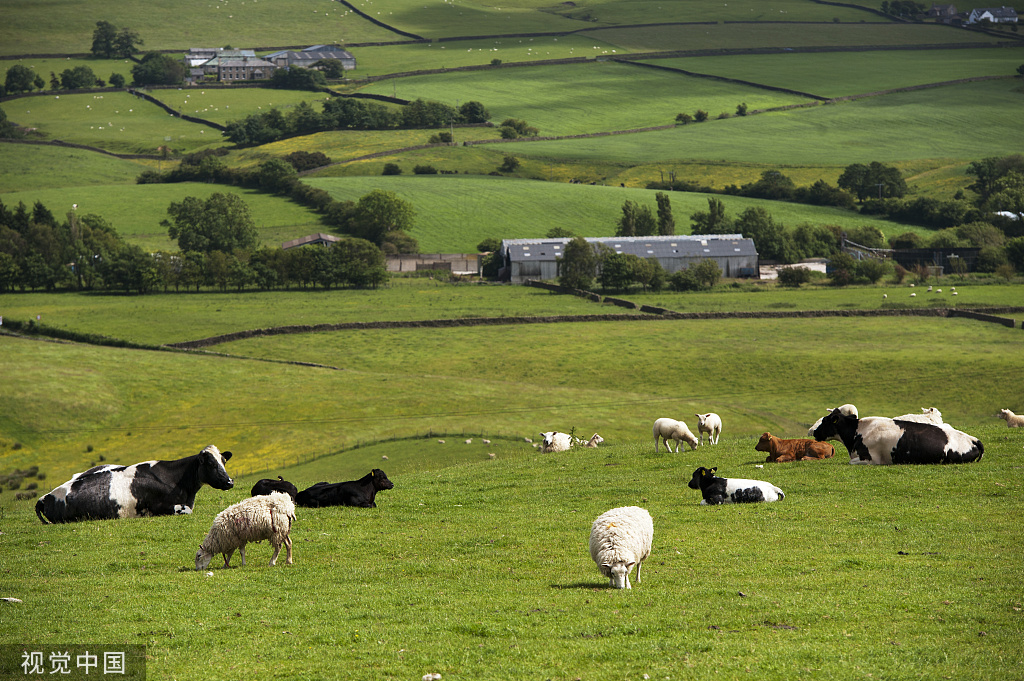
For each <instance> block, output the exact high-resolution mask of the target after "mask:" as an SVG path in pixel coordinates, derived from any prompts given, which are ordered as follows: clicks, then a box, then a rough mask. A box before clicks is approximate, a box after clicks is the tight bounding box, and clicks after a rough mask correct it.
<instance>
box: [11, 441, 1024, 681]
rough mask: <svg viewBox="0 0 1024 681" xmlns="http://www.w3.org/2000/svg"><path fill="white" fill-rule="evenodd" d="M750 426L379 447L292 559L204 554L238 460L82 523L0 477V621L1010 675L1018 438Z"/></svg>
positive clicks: (301, 524) (559, 669) (183, 664)
mask: <svg viewBox="0 0 1024 681" xmlns="http://www.w3.org/2000/svg"><path fill="white" fill-rule="evenodd" d="M1004 430H1005V429H1004ZM986 434H987V433H986ZM752 444H753V443H752V442H751V441H746V440H730V441H726V440H723V443H722V445H720V447H718V448H717V449H716V450H715V453H714V454H715V455H714V457H713V459H714V461H709V460H707V459H706V458H704V457H703V456H702V455H701V456H698V455H697V454H692V455H691V454H688V455H683V456H681V457H677V456H675V455H665V454H660V455H654V453H653V452H652V451H649V450H648V448H647V445H646V443H645V444H640V443H639V442H622V443H617V444H614V445H611V446H604V447H602V448H601V449H598V450H588V449H581V450H573V451H570V452H567V453H564V454H557V455H540V454H537V453H535V452H533V450H532V449H526V447H527V446H526V445H522V444H518V445H513V444H511V443H501V444H499V445H498V446H497V447H495V448H494V450H495V452H496V454H497V458H496V459H495V460H494V461H487V460H480V461H474V462H467V463H463V464H461V465H457V466H453V467H448V468H443V469H433V470H430V471H423V472H408V473H404V474H402V475H401V477H399V476H398V475H397V474H395V473H393V472H392V471H391V470H388V472H389V476H390V477H391V478H392V479H394V480H395V489H394V490H391V491H389V492H388V493H387V494H386V495H384V497H383V499H381V501H380V503H379V505H378V508H377V509H351V508H332V509H297V513H296V516H297V519H296V521H295V522H294V523H293V529H292V532H291V538H292V541H293V543H294V550H295V564H294V565H291V566H285V565H279V566H277V567H276V568H269V567H267V566H266V565H265V564H264V562H265V556H264V552H266V551H267V549H266V548H265V547H260V548H258V549H256V552H257V553H256V554H254V555H259V556H264V558H261V559H260V560H252V561H251V562H250V563H249V564H248V565H247V566H246V567H244V568H242V567H235V568H232V569H227V570H225V569H220V568H216V569H208V570H204V571H199V572H197V571H195V570H194V569H193V565H192V563H193V560H192V557H193V555H194V553H195V550H196V547H197V546H198V544H199V542H200V541H201V540H202V538H203V536H204V534H205V532H206V530H207V529H208V528H209V525H210V523H211V522H212V519H213V516H214V515H215V514H216V512H217V511H218V510H219V509H220V508H221V507H223V506H226V505H228V504H229V503H232V502H235V501H239V500H240V499H241V498H243V497H244V496H245V490H246V489H247V484H249V483H251V482H252V480H251V479H250V480H243V479H240V480H239V484H238V485H237V486H236V489H235V490H233V491H230V492H226V493H220V492H218V493H217V496H216V497H214V496H213V494H214V493H213V492H212V491H210V490H203V491H202V492H201V493H200V497H202V498H200V499H199V501H198V503H197V512H196V514H195V515H194V516H188V517H177V518H150V519H130V520H121V521H103V522H92V523H85V524H79V525H77V526H47V527H44V526H42V525H40V524H39V523H38V521H37V520H36V519H35V517H34V516H33V515H32V513H31V511H30V510H29V507H30V505H29V504H27V503H26V502H20V503H14V502H12V501H11V497H10V495H9V494H7V493H4V495H3V501H2V502H0V503H2V504H3V509H4V518H5V523H4V534H3V535H2V536H0V545H2V546H3V548H4V549H5V555H6V556H7V557H6V559H5V568H6V569H8V570H10V571H11V572H10V575H9V579H8V580H6V587H5V588H6V589H7V591H6V592H5V593H6V594H9V595H13V596H15V597H17V598H20V599H21V600H23V601H24V603H23V604H4V605H5V608H10V609H15V608H17V610H16V612H17V615H18V616H17V617H16V618H12V619H10V620H6V621H7V622H8V624H9V628H8V630H7V631H8V636H10V637H11V638H13V639H14V640H22V639H24V640H26V641H27V642H33V643H38V644H59V643H64V642H67V641H69V640H73V641H85V640H88V641H110V642H121V641H129V642H131V643H141V644H145V645H146V646H147V654H148V658H149V659H148V662H147V667H148V669H147V673H148V675H149V677H150V678H195V677H197V676H200V675H205V676H209V677H211V678H229V677H231V676H232V675H233V674H234V673H237V670H238V669H242V668H244V669H245V670H246V674H252V675H260V676H271V675H273V674H275V673H277V672H279V671H280V670H281V669H282V668H283V667H285V666H287V669H288V675H301V676H306V677H323V678H349V677H355V676H359V677H373V678H380V679H410V678H420V677H421V676H422V675H424V674H428V673H439V674H442V676H443V678H445V679H479V678H489V679H492V678H493V679H510V680H512V679H521V678H522V677H523V675H524V673H526V674H527V675H531V676H532V675H540V676H543V677H544V678H567V679H572V678H578V677H582V678H642V677H643V675H644V674H647V675H648V676H650V677H651V678H665V677H666V676H667V677H669V678H672V679H698V678H707V677H708V676H712V675H715V674H718V675H723V676H729V677H741V676H746V675H747V674H755V675H757V677H758V678H764V679H769V680H772V681H774V680H776V679H790V678H793V677H795V676H799V677H801V678H812V679H817V678H837V677H845V678H860V677H863V678H869V677H868V675H869V674H870V675H871V677H870V678H878V677H882V678H885V677H910V676H923V677H928V678H931V677H935V678H938V677H943V676H949V675H953V676H957V677H972V678H976V677H978V676H983V677H984V678H990V679H997V680H1002V679H1014V678H1018V677H1019V676H1020V674H1021V672H1022V662H1024V661H1022V657H1021V651H1020V647H1019V645H1018V642H1019V640H1020V636H1021V633H1022V632H1021V620H1020V612H1019V611H1020V608H1021V607H1024V601H1022V599H1021V597H1020V593H1019V589H1017V588H1016V585H1017V584H1018V583H1019V581H1020V579H1021V577H1022V572H1021V567H1020V562H1019V560H1017V559H1016V555H1017V553H1016V551H1015V547H1016V545H1017V541H1018V539H1019V533H1018V531H1017V525H1016V521H1015V518H1016V517H1017V516H1018V515H1019V513H1020V511H1021V504H1020V501H1019V499H1020V494H1021V492H1022V489H1021V485H1020V482H1019V480H1018V479H1017V477H1016V476H1015V475H1014V472H1013V469H1014V467H1019V466H1020V465H1024V457H1022V456H1021V447H1020V445H1021V442H1020V440H1019V439H1018V440H1017V441H1016V442H1015V443H1011V442H1009V441H1007V442H1005V443H1002V444H999V445H997V446H996V447H995V449H994V451H993V452H992V454H993V456H992V457H991V458H990V457H988V456H987V457H986V460H985V461H984V462H982V463H979V464H978V465H976V466H973V467H972V468H971V469H970V470H969V475H966V476H965V475H964V474H963V473H964V471H963V469H960V468H957V469H953V468H950V467H938V466H930V467H929V466H919V467H902V468H900V469H899V470H896V469H892V468H890V469H884V468H878V469H871V470H865V469H863V468H859V467H852V466H848V465H846V464H844V463H842V462H840V461H837V460H830V461H826V462H811V463H807V464H798V465H788V466H784V467H777V468H771V469H770V468H769V467H767V466H766V468H765V469H763V470H761V469H754V468H753V467H752V465H751V462H752V460H753V456H752V454H753V452H752ZM409 446H415V447H416V448H417V449H420V450H421V451H423V452H424V453H423V454H421V456H425V457H429V456H430V454H428V453H426V452H427V451H429V450H428V449H426V448H428V447H430V446H434V447H437V448H441V447H442V446H440V445H436V443H432V441H429V440H428V441H424V442H422V443H410V444H409ZM447 446H451V445H447ZM378 458H379V457H378ZM837 458H838V457H837ZM384 463H385V464H387V463H388V462H384ZM698 464H710V465H717V466H718V467H719V472H720V473H723V474H727V475H732V476H740V475H744V476H746V475H749V476H750V477H762V478H767V479H770V480H771V481H772V482H774V483H776V484H778V485H779V486H780V487H783V489H785V490H786V492H787V496H786V499H785V500H784V501H782V502H779V503H776V504H751V505H740V506H732V507H710V508H709V507H702V506H700V505H699V504H698V501H699V495H698V494H697V493H695V492H693V491H692V490H689V489H686V481H687V480H688V479H689V477H688V476H689V474H690V473H691V472H692V470H693V468H695V467H696V466H697V465H698ZM367 470H368V469H367ZM341 477H343V476H340V475H339V477H338V479H340V478H341ZM253 479H254V478H253ZM314 479H315V477H314V478H308V479H306V480H301V479H300V480H298V481H299V482H302V483H305V482H313V481H314ZM966 499H970V500H971V503H970V512H965V500H966ZM620 504H630V505H633V504H635V505H640V506H643V507H645V508H647V509H649V510H650V512H651V515H652V516H653V518H654V542H653V550H652V553H651V557H650V559H649V560H648V561H647V562H645V564H644V575H643V583H642V584H640V585H634V588H633V589H631V590H630V591H629V592H623V591H620V590H614V589H609V588H608V587H607V579H606V578H603V577H602V576H601V575H600V573H598V572H597V570H596V568H595V567H594V564H593V562H592V561H591V560H590V556H589V553H588V551H587V536H588V533H589V529H590V522H591V520H592V519H593V518H594V517H596V516H597V515H598V514H599V513H601V512H602V511H604V510H606V509H607V508H610V507H612V506H616V505H620ZM695 528H699V531H696V530H695ZM782 546H784V547H785V550H780V549H779V547H782ZM357 556H358V560H359V565H358V569H347V568H349V567H351V561H352V560H354V559H355V557H357ZM55 564H59V565H60V569H59V570H56V569H54V567H53V566H54V565H55ZM968 566H969V568H970V569H969V570H968ZM965 570H967V571H968V573H969V574H967V575H965ZM783 575H785V578H783ZM126 584H129V585H130V588H126ZM325 585H329V586H325ZM681 593H682V594H686V598H683V599H680V598H679V594H681ZM283 603H287V607H284V606H283V605H282V604H283ZM69 604H70V605H73V606H74V607H73V608H72V609H70V610H69V609H68V605H69ZM81 613H88V616H85V615H83V614H81ZM58 621H59V623H60V626H59V627H58V626H54V625H53V623H54V622H58ZM328 650H329V652H330V654H329V655H328V654H327V651H328ZM341 669H343V670H344V673H339V670H341ZM747 670H750V671H749V672H748V671H747Z"/></svg>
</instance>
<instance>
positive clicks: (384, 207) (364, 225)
mask: <svg viewBox="0 0 1024 681" xmlns="http://www.w3.org/2000/svg"><path fill="white" fill-rule="evenodd" d="M414 215H415V211H414V210H413V207H412V204H410V203H409V202H408V201H405V200H403V199H400V198H398V195H397V194H395V193H394V192H389V191H385V190H383V189H374V190H373V191H371V192H370V193H369V194H366V195H364V196H362V197H360V199H359V201H357V202H356V205H355V209H354V211H353V215H352V219H351V220H350V221H349V231H350V233H351V234H352V235H353V236H356V237H359V238H361V239H366V240H367V241H369V242H371V243H374V244H377V245H378V246H380V245H382V244H383V243H384V241H386V240H387V239H386V237H387V236H388V234H389V233H390V232H405V231H408V230H409V229H411V228H412V226H413V217H414Z"/></svg>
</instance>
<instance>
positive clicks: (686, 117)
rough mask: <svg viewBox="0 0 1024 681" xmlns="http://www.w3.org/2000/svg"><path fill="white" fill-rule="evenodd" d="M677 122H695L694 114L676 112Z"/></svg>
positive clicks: (684, 123)
mask: <svg viewBox="0 0 1024 681" xmlns="http://www.w3.org/2000/svg"><path fill="white" fill-rule="evenodd" d="M676 123H680V124H682V125H686V124H687V123H693V116H691V115H690V114H688V113H681V114H676Z"/></svg>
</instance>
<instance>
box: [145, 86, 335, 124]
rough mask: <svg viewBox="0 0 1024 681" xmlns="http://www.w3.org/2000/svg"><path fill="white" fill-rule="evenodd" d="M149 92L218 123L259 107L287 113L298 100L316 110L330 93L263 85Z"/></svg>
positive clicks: (183, 111)
mask: <svg viewBox="0 0 1024 681" xmlns="http://www.w3.org/2000/svg"><path fill="white" fill-rule="evenodd" d="M150 94H151V95H152V96H153V97H155V98H156V99H158V100H160V101H161V102H163V103H164V104H166V105H167V106H169V107H171V108H172V109H174V110H176V111H180V112H181V113H183V114H186V115H188V116H195V117H196V118H202V119H203V120H207V121H213V122H214V123H220V124H221V125H227V124H228V123H229V122H230V121H234V120H241V119H243V118H245V117H246V116H251V115H253V114H256V113H259V112H260V111H261V110H262V111H265V110H268V109H278V110H279V111H281V113H283V114H285V115H287V114H288V111H289V110H291V109H292V108H293V107H295V106H296V105H298V104H299V103H301V102H306V103H308V104H309V105H311V106H312V107H313V108H314V109H315V110H316V111H318V112H319V111H322V110H323V103H324V101H326V100H327V99H329V98H330V95H326V94H323V93H321V92H302V91H299V90H271V89H263V88H259V89H256V88H238V89H237V90H227V89H219V88H202V87H196V88H186V89H180V88H179V89H171V90H164V89H158V90H152V91H150Z"/></svg>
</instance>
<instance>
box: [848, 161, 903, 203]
mask: <svg viewBox="0 0 1024 681" xmlns="http://www.w3.org/2000/svg"><path fill="white" fill-rule="evenodd" d="M836 184H838V185H839V187H840V189H845V190H846V191H848V192H850V193H851V194H853V195H854V196H856V197H857V199H858V200H859V201H864V200H865V199H868V198H874V197H877V198H880V199H881V198H900V197H902V196H904V195H905V194H906V193H907V183H906V181H905V180H904V179H903V175H902V174H901V173H900V171H899V169H897V168H894V167H892V166H887V165H885V164H882V163H879V162H878V161H872V162H871V164H870V165H864V164H863V163H853V164H851V165H848V166H846V168H845V169H844V170H843V174H842V175H840V176H839V180H838V181H837V182H836Z"/></svg>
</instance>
